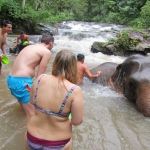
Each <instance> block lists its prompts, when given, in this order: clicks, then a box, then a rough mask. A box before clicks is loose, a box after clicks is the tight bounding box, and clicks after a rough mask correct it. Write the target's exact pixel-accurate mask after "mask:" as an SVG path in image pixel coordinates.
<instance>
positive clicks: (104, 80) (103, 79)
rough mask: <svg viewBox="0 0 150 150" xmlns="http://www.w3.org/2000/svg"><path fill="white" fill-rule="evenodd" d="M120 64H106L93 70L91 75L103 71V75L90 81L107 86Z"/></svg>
mask: <svg viewBox="0 0 150 150" xmlns="http://www.w3.org/2000/svg"><path fill="white" fill-rule="evenodd" d="M117 65H118V64H116V63H113V62H106V63H103V64H101V65H99V66H97V67H95V68H93V69H91V70H90V71H91V73H93V74H95V73H96V72H97V71H102V74H101V75H100V76H99V77H97V78H92V79H90V80H91V81H92V82H93V83H98V84H102V85H104V86H107V84H108V81H109V79H110V77H111V76H112V74H113V73H114V72H115V70H116V67H117Z"/></svg>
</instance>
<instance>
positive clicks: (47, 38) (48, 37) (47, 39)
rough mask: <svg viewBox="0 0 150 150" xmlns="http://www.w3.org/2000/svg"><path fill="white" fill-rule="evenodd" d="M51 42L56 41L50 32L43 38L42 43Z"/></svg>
mask: <svg viewBox="0 0 150 150" xmlns="http://www.w3.org/2000/svg"><path fill="white" fill-rule="evenodd" d="M50 42H54V37H53V36H51V35H50V34H45V35H43V36H42V38H41V43H45V44H49V43H50Z"/></svg>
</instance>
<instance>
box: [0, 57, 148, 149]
mask: <svg viewBox="0 0 150 150" xmlns="http://www.w3.org/2000/svg"><path fill="white" fill-rule="evenodd" d="M9 59H10V63H9V65H3V69H2V71H3V73H2V75H1V76H0V150H25V146H24V133H25V131H26V119H25V113H24V112H23V110H22V108H21V107H20V105H19V104H18V102H17V100H16V99H15V98H14V97H13V96H12V95H11V94H10V91H9V89H8V87H7V84H6V78H7V75H8V72H9V69H10V67H11V66H12V63H13V61H14V60H15V56H13V55H10V56H9ZM52 61H53V58H52V59H51V61H50V63H49V65H48V69H47V71H46V73H50V70H51V65H52ZM81 88H82V91H83V96H84V121H83V123H82V124H81V125H79V126H74V127H73V150H149V149H150V145H149V142H150V130H149V127H150V119H149V118H145V117H144V116H143V115H142V114H141V113H139V112H138V111H137V110H136V108H135V106H134V105H133V104H131V103H129V102H128V101H127V100H126V99H125V98H124V97H123V96H122V95H119V94H117V93H116V92H114V91H111V90H110V89H109V88H108V87H103V86H101V85H97V84H93V83H91V82H90V81H89V80H88V79H87V78H84V84H83V85H82V86H81Z"/></svg>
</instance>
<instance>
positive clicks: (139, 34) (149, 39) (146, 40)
mask: <svg viewBox="0 0 150 150" xmlns="http://www.w3.org/2000/svg"><path fill="white" fill-rule="evenodd" d="M128 36H129V38H128V40H129V41H128V43H129V44H128V45H126V47H124V46H122V45H119V47H117V46H116V45H115V43H117V40H118V39H115V40H114V42H112V40H111V41H109V42H106V43H102V42H98V41H96V42H94V43H93V44H92V46H91V51H92V52H93V53H97V52H101V53H104V54H107V55H120V56H122V55H130V54H135V53H140V54H144V55H146V54H147V53H150V30H148V29H147V30H142V31H130V32H129V34H128Z"/></svg>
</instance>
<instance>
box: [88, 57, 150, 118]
mask: <svg viewBox="0 0 150 150" xmlns="http://www.w3.org/2000/svg"><path fill="white" fill-rule="evenodd" d="M99 70H100V71H102V74H101V75H100V76H99V77H97V78H93V79H90V80H91V81H92V82H94V83H98V84H102V85H104V86H110V88H112V89H113V90H115V91H116V92H118V93H121V94H123V95H124V96H125V97H126V98H127V99H128V100H129V101H130V102H132V103H134V104H135V105H136V107H137V110H139V111H140V112H141V113H142V114H143V115H144V116H145V117H150V56H143V55H140V54H134V55H131V56H128V57H127V58H126V60H125V61H124V62H123V63H121V64H116V63H112V62H106V63H103V64H101V65H99V66H97V67H95V68H93V69H91V70H90V71H91V73H96V72H97V71H99Z"/></svg>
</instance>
